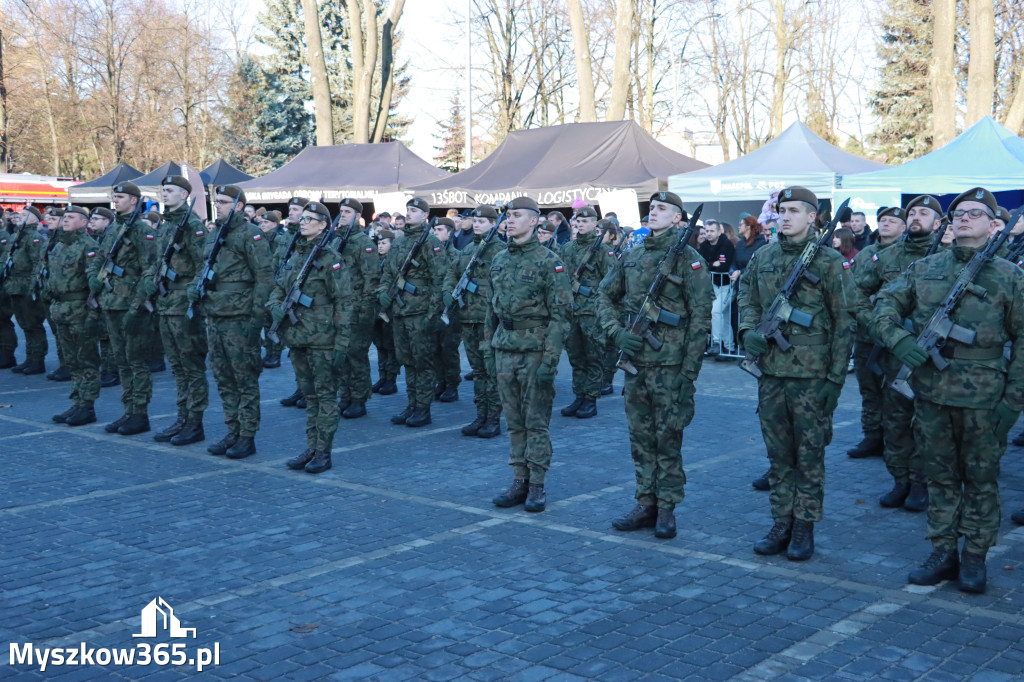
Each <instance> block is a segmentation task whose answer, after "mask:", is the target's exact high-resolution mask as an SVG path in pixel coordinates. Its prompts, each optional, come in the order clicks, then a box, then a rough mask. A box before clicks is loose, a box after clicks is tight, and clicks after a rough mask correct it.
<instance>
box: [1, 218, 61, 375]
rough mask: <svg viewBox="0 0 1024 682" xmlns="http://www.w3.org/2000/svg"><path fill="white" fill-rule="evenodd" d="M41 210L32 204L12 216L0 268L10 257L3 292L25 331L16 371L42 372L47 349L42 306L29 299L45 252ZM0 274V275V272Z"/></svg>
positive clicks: (25, 372)
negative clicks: (11, 229)
mask: <svg viewBox="0 0 1024 682" xmlns="http://www.w3.org/2000/svg"><path fill="white" fill-rule="evenodd" d="M41 218H42V214H41V213H40V212H39V209H37V208H36V207H34V206H26V207H25V209H24V210H22V211H20V212H19V213H17V214H16V215H15V217H14V221H15V225H17V229H16V230H15V232H14V234H13V235H12V236H11V237H9V238H8V240H7V252H6V254H5V257H4V261H3V263H0V269H2V268H3V267H4V265H5V264H6V262H7V259H8V257H10V258H11V260H12V265H11V269H10V272H8V273H7V277H6V279H5V280H4V281H3V282H0V284H2V286H3V291H4V294H6V296H7V297H8V299H9V300H10V302H11V307H12V308H13V309H14V319H15V320H17V321H18V326H19V327H21V331H22V332H24V334H25V362H23V363H21V364H20V365H17V366H15V367H13V368H11V371H12V372H14V373H16V374H42V373H43V372H45V371H46V367H45V365H44V361H45V358H46V352H47V350H48V349H49V347H48V345H47V343H46V330H45V329H44V328H43V321H44V320H45V319H46V309H45V306H44V305H43V303H42V301H33V300H32V288H33V287H34V286H35V283H36V275H37V273H38V272H39V268H40V267H41V266H42V262H43V254H45V253H46V237H44V236H43V235H42V234H40V233H39V221H40V219H41ZM0 275H3V273H2V272H0Z"/></svg>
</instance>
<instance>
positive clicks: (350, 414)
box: [341, 400, 366, 419]
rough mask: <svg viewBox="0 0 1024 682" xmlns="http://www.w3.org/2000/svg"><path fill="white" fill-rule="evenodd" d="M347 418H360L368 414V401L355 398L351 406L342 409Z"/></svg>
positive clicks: (342, 413)
mask: <svg viewBox="0 0 1024 682" xmlns="http://www.w3.org/2000/svg"><path fill="white" fill-rule="evenodd" d="M341 416H342V417H344V418H345V419H359V418H360V417H365V416H366V403H364V402H363V401H361V400H353V401H352V402H351V403H349V406H348V407H346V408H345V409H344V410H342V411H341Z"/></svg>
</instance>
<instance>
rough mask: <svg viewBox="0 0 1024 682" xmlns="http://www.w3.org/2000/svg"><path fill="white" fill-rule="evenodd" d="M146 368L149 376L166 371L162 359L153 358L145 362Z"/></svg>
mask: <svg viewBox="0 0 1024 682" xmlns="http://www.w3.org/2000/svg"><path fill="white" fill-rule="evenodd" d="M146 366H147V367H149V373H150V374H159V373H160V372H165V371H167V365H166V364H164V359H163V358H155V359H153V360H149V361H147V362H146Z"/></svg>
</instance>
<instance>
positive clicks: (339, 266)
mask: <svg viewBox="0 0 1024 682" xmlns="http://www.w3.org/2000/svg"><path fill="white" fill-rule="evenodd" d="M331 270H341V263H335V264H334V265H333V266H331Z"/></svg>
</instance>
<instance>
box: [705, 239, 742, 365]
mask: <svg viewBox="0 0 1024 682" xmlns="http://www.w3.org/2000/svg"><path fill="white" fill-rule="evenodd" d="M699 250H700V255H701V256H703V257H704V260H705V261H707V264H708V270H709V271H710V272H711V284H712V286H713V287H714V290H715V302H714V304H713V305H712V307H711V352H710V354H711V355H717V354H718V353H723V352H728V353H729V354H730V355H731V354H733V353H735V351H736V344H735V341H734V339H733V335H732V310H731V306H732V299H733V288H732V281H731V280H730V279H729V273H730V272H731V271H732V267H733V261H734V260H735V258H736V249H735V247H733V245H732V242H731V241H729V239H728V237H726V236H725V234H724V233H723V232H722V226H721V225H720V224H719V223H715V222H709V223H708V224H706V225H705V226H704V241H703V242H702V243H701V245H700V249H699Z"/></svg>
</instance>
